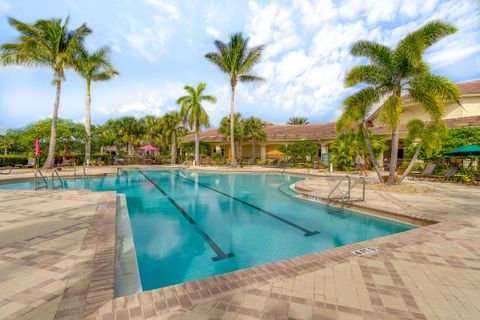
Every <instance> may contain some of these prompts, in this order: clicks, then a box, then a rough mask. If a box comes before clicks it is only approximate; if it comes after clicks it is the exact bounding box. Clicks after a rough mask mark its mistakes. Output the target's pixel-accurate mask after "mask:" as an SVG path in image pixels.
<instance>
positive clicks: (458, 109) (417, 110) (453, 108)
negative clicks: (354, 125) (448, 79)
mask: <svg viewBox="0 0 480 320" xmlns="http://www.w3.org/2000/svg"><path fill="white" fill-rule="evenodd" d="M461 103H462V106H459V105H458V104H456V103H451V104H448V105H447V106H446V108H445V116H444V117H443V119H454V118H462V117H472V116H480V96H471V97H468V96H467V97H463V98H462V100H461ZM412 119H420V120H423V121H428V120H429V117H428V115H427V113H426V112H425V110H424V108H423V107H422V106H421V105H419V104H406V105H405V107H404V109H403V112H402V116H401V117H400V123H407V122H408V121H410V120H412ZM373 122H374V124H375V125H380V122H379V120H378V118H377V119H375V120H374V121H373Z"/></svg>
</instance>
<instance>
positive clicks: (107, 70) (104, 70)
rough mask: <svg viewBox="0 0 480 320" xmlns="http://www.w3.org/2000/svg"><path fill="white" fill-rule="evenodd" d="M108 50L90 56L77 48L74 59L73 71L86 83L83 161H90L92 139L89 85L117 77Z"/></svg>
mask: <svg viewBox="0 0 480 320" xmlns="http://www.w3.org/2000/svg"><path fill="white" fill-rule="evenodd" d="M108 53H109V49H108V48H107V47H104V48H102V49H100V50H98V51H95V52H93V53H92V54H90V53H89V52H88V51H87V49H86V48H84V47H79V49H78V50H77V53H76V55H75V59H74V66H75V71H77V73H78V74H79V75H80V76H82V77H83V78H84V79H85V81H86V94H85V132H86V134H87V140H86V141H85V161H86V162H87V163H88V162H89V161H90V154H91V139H92V130H91V126H92V117H91V107H90V105H91V103H92V98H91V90H90V88H91V84H92V81H107V80H110V79H112V78H113V77H115V76H116V75H118V72H117V71H116V70H115V69H114V67H113V65H112V63H111V61H110V59H109V56H108Z"/></svg>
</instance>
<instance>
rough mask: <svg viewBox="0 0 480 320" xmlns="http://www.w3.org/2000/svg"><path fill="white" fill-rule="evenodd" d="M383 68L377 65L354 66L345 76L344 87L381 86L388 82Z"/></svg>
mask: <svg viewBox="0 0 480 320" xmlns="http://www.w3.org/2000/svg"><path fill="white" fill-rule="evenodd" d="M386 73H387V72H386V70H385V68H383V67H381V66H377V65H360V66H354V67H353V68H352V69H350V71H349V72H348V73H347V75H346V76H345V86H346V87H354V86H356V85H358V84H360V83H362V82H363V83H366V84H371V85H381V84H383V83H385V82H387V81H388V78H387V76H386Z"/></svg>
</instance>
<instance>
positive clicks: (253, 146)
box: [252, 139, 257, 165]
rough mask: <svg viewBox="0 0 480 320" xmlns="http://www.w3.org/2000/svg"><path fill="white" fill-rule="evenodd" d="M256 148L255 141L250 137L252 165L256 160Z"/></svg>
mask: <svg viewBox="0 0 480 320" xmlns="http://www.w3.org/2000/svg"><path fill="white" fill-rule="evenodd" d="M256 149H257V146H256V141H255V139H252V165H254V164H255V161H256V160H257V155H256V151H257V150H256Z"/></svg>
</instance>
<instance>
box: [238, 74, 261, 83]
mask: <svg viewBox="0 0 480 320" xmlns="http://www.w3.org/2000/svg"><path fill="white" fill-rule="evenodd" d="M238 79H239V80H240V81H241V82H258V81H265V79H264V78H262V77H259V76H254V75H251V74H242V75H240V76H239V77H238Z"/></svg>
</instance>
